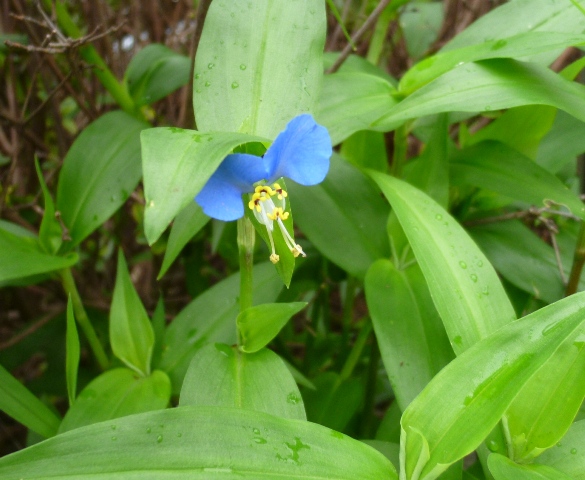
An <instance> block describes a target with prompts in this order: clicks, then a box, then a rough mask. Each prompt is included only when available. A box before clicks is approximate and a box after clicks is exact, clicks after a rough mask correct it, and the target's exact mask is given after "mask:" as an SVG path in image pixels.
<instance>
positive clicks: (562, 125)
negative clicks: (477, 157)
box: [536, 112, 585, 173]
mask: <svg viewBox="0 0 585 480" xmlns="http://www.w3.org/2000/svg"><path fill="white" fill-rule="evenodd" d="M583 152H585V123H583V122H582V121H580V120H577V119H576V118H575V117H572V116H570V115H568V114H566V113H565V112H558V113H557V116H556V118H555V122H554V124H553V126H552V128H551V130H550V131H549V133H548V134H547V135H546V136H545V137H544V138H543V140H542V142H541V143H540V145H539V147H538V153H537V155H536V163H538V164H539V165H541V166H542V167H544V168H546V169H547V170H548V171H549V172H552V173H556V172H558V171H559V170H560V169H561V168H563V167H564V166H565V165H567V163H569V162H571V161H574V160H575V157H576V156H577V155H579V154H580V153H583Z"/></svg>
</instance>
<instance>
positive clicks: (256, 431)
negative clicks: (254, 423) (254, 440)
mask: <svg viewBox="0 0 585 480" xmlns="http://www.w3.org/2000/svg"><path fill="white" fill-rule="evenodd" d="M252 431H253V432H254V435H260V429H258V428H253V429H252Z"/></svg>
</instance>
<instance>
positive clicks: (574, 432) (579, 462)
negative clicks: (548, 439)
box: [538, 420, 585, 480]
mask: <svg viewBox="0 0 585 480" xmlns="http://www.w3.org/2000/svg"><path fill="white" fill-rule="evenodd" d="M583 452H585V420H580V421H578V422H575V423H573V425H571V428H570V429H569V431H568V432H567V434H566V435H565V436H564V437H563V439H562V440H561V441H560V442H558V443H557V444H556V446H554V447H552V448H550V449H549V450H547V451H546V452H544V453H543V454H542V455H541V456H540V457H538V462H539V463H542V464H545V465H549V466H551V467H554V468H556V469H558V470H560V471H561V472H564V473H566V474H567V475H569V476H570V477H571V478H572V479H574V480H584V479H585V455H583Z"/></svg>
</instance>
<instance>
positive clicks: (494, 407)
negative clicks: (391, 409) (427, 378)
mask: <svg viewBox="0 0 585 480" xmlns="http://www.w3.org/2000/svg"><path fill="white" fill-rule="evenodd" d="M584 314H585V294H582V293H581V294H576V295H573V296H571V297H568V298H565V299H563V300H561V301H559V302H557V303H555V304H553V305H550V306H548V307H545V308H542V309H540V310H538V311H536V312H534V313H532V314H530V315H528V316H526V317H524V318H522V319H520V320H517V321H515V322H512V323H510V324H508V325H505V326H504V327H502V328H500V329H499V330H498V331H497V332H495V333H493V334H491V335H490V336H489V337H486V338H484V339H483V340H481V341H479V342H478V343H476V344H475V345H473V346H472V347H471V348H470V349H469V350H467V351H466V352H464V353H463V354H461V355H460V356H458V357H457V358H456V359H455V360H454V361H453V362H451V363H450V364H449V365H447V366H446V367H445V368H444V369H443V370H441V372H439V374H438V375H437V376H436V377H435V378H434V379H433V380H432V381H431V382H430V383H429V385H428V386H427V387H426V388H425V389H424V390H423V391H422V393H421V394H420V395H419V396H418V397H417V398H416V399H415V400H414V401H413V402H412V403H411V404H410V406H409V407H408V409H407V410H406V411H405V412H404V415H403V416H402V420H401V425H402V437H401V444H402V449H403V453H402V456H403V457H404V455H405V457H404V458H405V459H406V460H405V464H404V466H403V468H405V469H406V470H405V471H407V472H413V473H412V475H410V476H407V478H408V480H417V479H419V478H420V479H421V480H424V479H426V480H430V479H434V478H436V477H437V476H438V474H439V473H441V472H442V471H444V470H445V469H446V468H447V467H448V466H449V465H450V464H451V463H453V462H455V461H457V460H459V459H460V458H463V457H464V456H465V455H467V454H468V453H470V452H471V451H473V450H474V449H475V448H477V446H478V445H479V444H480V443H481V442H482V440H483V439H484V438H485V437H486V436H487V435H488V434H489V433H490V431H491V430H492V429H493V428H494V427H495V426H496V424H497V423H498V422H499V420H500V418H501V417H502V415H503V414H504V412H505V410H506V409H507V408H508V407H509V405H510V404H511V403H512V401H513V400H514V397H516V395H517V394H518V393H519V392H520V390H522V388H523V386H524V385H525V384H526V383H527V382H528V381H529V380H530V379H531V378H532V376H533V375H534V374H535V373H536V372H537V371H538V370H539V369H540V368H541V367H542V366H543V365H545V364H546V362H547V361H548V360H549V359H550V358H551V357H552V356H553V355H554V354H555V352H556V351H557V350H559V349H564V350H575V349H579V348H581V347H582V345H583V343H582V342H579V341H578V339H579V338H582V336H583V335H585V327H584V325H583V322H584V321H585V315H584ZM575 345H580V346H581V347H579V346H575ZM494 352H496V354H495V355H494ZM436 412H441V414H440V415H437V414H436ZM421 455H422V456H421ZM421 462H422V463H421ZM414 465H418V467H416V468H415V467H414Z"/></svg>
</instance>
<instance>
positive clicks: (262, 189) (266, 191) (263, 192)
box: [254, 185, 276, 200]
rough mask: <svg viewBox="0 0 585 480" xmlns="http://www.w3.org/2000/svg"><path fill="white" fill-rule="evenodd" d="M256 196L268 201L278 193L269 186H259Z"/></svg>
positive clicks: (256, 189)
mask: <svg viewBox="0 0 585 480" xmlns="http://www.w3.org/2000/svg"><path fill="white" fill-rule="evenodd" d="M254 192H255V193H254V195H256V194H258V195H260V196H261V197H262V199H263V200H266V199H267V198H270V197H271V196H272V195H275V194H276V192H275V191H274V190H272V188H270V187H269V186H268V185H258V186H257V187H256V188H255V189H254Z"/></svg>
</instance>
